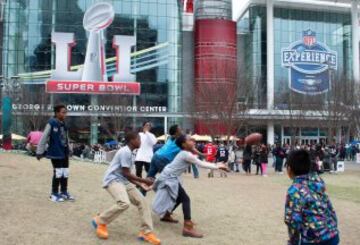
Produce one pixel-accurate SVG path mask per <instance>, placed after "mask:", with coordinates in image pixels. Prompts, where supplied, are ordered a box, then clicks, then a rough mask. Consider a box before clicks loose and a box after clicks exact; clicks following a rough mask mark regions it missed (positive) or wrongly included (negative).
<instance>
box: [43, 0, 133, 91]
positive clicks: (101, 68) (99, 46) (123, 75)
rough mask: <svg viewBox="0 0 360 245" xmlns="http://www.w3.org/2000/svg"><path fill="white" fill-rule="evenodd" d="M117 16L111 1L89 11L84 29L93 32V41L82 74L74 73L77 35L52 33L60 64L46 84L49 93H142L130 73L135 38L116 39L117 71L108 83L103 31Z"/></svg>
mask: <svg viewBox="0 0 360 245" xmlns="http://www.w3.org/2000/svg"><path fill="white" fill-rule="evenodd" d="M114 15H115V13H114V9H113V7H112V5H111V4H109V3H107V2H100V3H96V4H94V5H92V6H91V7H90V8H89V9H88V10H87V11H86V13H85V15H84V20H83V26H84V28H85V29H86V30H87V31H88V32H89V38H88V44H87V51H86V56H85V63H84V65H83V67H82V68H80V69H79V70H78V71H70V66H71V49H72V47H73V46H75V40H74V33H63V32H53V33H52V37H51V39H52V42H53V43H54V44H55V46H56V61H55V62H56V64H55V70H53V71H52V74H51V78H50V80H48V81H47V83H46V92H48V93H67V94H79V93H81V94H125V95H139V94H140V84H139V83H137V82H134V80H135V76H134V75H133V74H131V73H130V63H131V56H130V54H131V47H132V46H134V45H136V39H135V37H133V36H122V35H115V36H114V37H113V47H114V48H115V49H116V71H115V75H113V77H112V81H113V82H108V77H107V71H106V57H105V46H104V43H105V40H104V33H103V31H104V30H105V29H106V28H107V27H108V26H109V25H111V23H112V21H113V19H114ZM120 58H121V59H120ZM120 70H121V72H120Z"/></svg>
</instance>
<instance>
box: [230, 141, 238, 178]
mask: <svg viewBox="0 0 360 245" xmlns="http://www.w3.org/2000/svg"><path fill="white" fill-rule="evenodd" d="M235 158H236V156H235V147H234V146H231V147H230V148H229V167H230V170H231V172H233V171H235ZM238 168H239V167H238Z"/></svg>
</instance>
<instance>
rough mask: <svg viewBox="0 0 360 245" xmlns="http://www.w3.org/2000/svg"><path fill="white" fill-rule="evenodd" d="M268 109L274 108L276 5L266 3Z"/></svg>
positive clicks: (269, 1) (270, 2) (268, 0)
mask: <svg viewBox="0 0 360 245" xmlns="http://www.w3.org/2000/svg"><path fill="white" fill-rule="evenodd" d="M266 33H267V36H266V47H267V108H268V110H272V109H273V108H274V3H273V0H267V1H266Z"/></svg>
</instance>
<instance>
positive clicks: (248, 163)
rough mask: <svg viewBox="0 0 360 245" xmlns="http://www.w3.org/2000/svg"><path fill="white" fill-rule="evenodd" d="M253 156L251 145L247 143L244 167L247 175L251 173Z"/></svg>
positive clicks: (244, 153)
mask: <svg viewBox="0 0 360 245" xmlns="http://www.w3.org/2000/svg"><path fill="white" fill-rule="evenodd" d="M251 156H252V148H251V145H245V149H244V152H243V169H244V171H245V173H246V175H251Z"/></svg>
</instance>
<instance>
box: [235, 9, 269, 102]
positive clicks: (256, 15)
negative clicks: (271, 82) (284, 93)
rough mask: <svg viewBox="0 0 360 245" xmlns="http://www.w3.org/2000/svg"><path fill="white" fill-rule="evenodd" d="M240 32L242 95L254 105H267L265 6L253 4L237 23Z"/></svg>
mask: <svg viewBox="0 0 360 245" xmlns="http://www.w3.org/2000/svg"><path fill="white" fill-rule="evenodd" d="M237 32H238V33H237V34H238V62H240V63H241V65H239V66H238V76H239V79H238V80H239V81H238V82H239V83H240V86H239V89H240V90H241V91H239V93H240V96H241V97H246V99H245V100H246V101H248V102H249V103H251V105H252V106H253V108H266V57H267V56H266V8H265V7H262V6H252V7H250V8H249V9H248V11H247V12H246V13H245V15H244V17H243V18H242V19H241V20H240V21H239V22H238V23H237ZM245 83H246V84H247V85H246V86H245V88H244V86H243V85H242V84H245Z"/></svg>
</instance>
